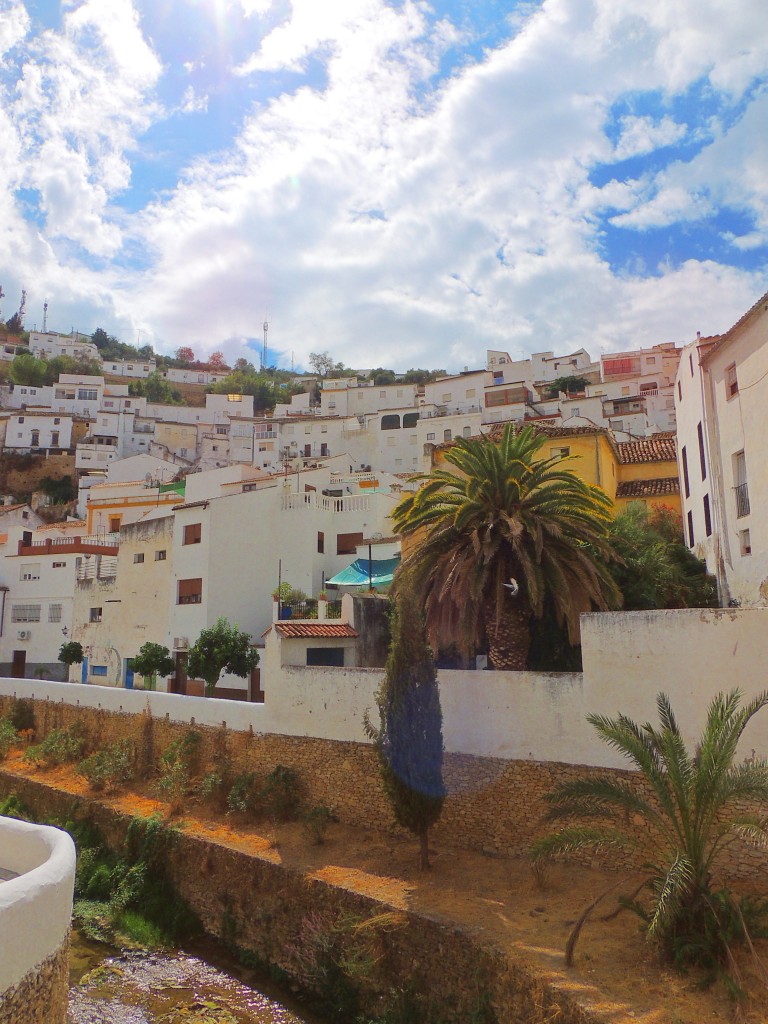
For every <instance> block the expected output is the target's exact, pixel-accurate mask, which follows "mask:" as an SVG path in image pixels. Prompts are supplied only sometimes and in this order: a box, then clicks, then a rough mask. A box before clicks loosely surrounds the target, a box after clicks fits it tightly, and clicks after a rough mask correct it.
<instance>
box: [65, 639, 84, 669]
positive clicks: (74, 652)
mask: <svg viewBox="0 0 768 1024" xmlns="http://www.w3.org/2000/svg"><path fill="white" fill-rule="evenodd" d="M83 657H84V653H83V645H82V644H81V643H80V641H79V640H70V641H69V642H68V643H65V644H62V645H61V647H60V648H59V661H60V662H61V663H62V664H63V665H66V666H67V668H71V667H72V665H80V664H81V663H82V660H83Z"/></svg>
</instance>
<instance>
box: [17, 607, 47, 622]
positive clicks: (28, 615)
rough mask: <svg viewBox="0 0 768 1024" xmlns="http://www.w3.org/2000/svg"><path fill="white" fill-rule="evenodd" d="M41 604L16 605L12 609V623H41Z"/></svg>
mask: <svg viewBox="0 0 768 1024" xmlns="http://www.w3.org/2000/svg"><path fill="white" fill-rule="evenodd" d="M39 621H40V605H39V604H15V605H13V607H12V608H11V622H39Z"/></svg>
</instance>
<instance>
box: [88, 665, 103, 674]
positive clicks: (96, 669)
mask: <svg viewBox="0 0 768 1024" xmlns="http://www.w3.org/2000/svg"><path fill="white" fill-rule="evenodd" d="M106 674H107V666H106V665H91V675H92V676H105V675H106Z"/></svg>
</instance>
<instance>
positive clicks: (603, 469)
mask: <svg viewBox="0 0 768 1024" xmlns="http://www.w3.org/2000/svg"><path fill="white" fill-rule="evenodd" d="M529 425H531V426H534V428H535V429H536V430H537V431H538V432H539V433H541V434H544V435H545V436H546V438H547V440H546V441H545V443H544V444H543V445H542V447H541V449H540V454H541V458H550V457H551V456H553V455H562V456H568V457H569V462H568V468H569V469H571V470H573V472H574V473H575V474H576V475H577V476H578V477H580V478H581V479H582V480H583V481H584V482H585V483H587V484H592V485H596V486H597V487H602V489H603V490H604V491H605V493H606V494H607V495H608V497H609V498H610V499H611V501H612V502H613V503H614V505H615V506H616V510H617V511H620V510H621V509H623V508H626V506H627V505H628V504H629V503H630V502H632V501H642V502H643V503H644V504H646V505H648V506H650V507H653V506H655V505H666V506H668V507H669V508H672V509H674V510H675V511H676V512H678V513H679V512H680V511H681V502H680V483H679V480H678V475H677V454H676V441H675V435H674V434H669V433H665V434H654V435H652V436H651V437H643V438H640V439H638V440H637V441H622V442H617V441H616V440H615V439H614V437H613V434H612V433H611V432H610V431H609V430H606V429H605V428H603V427H559V426H551V425H550V424H546V423H541V424H538V423H537V424H521V425H520V426H521V427H522V426H529ZM504 426H505V424H501V423H500V424H495V425H494V426H493V427H492V428H491V429H490V430H489V431H488V435H489V436H490V437H492V438H495V437H498V436H499V435H500V433H501V431H502V429H503V428H504ZM451 445H452V442H446V443H445V444H441V445H437V446H436V447H435V449H434V451H433V453H432V465H433V467H436V466H439V465H440V464H441V463H442V461H443V458H444V455H445V452H447V451H448V449H449V448H450V447H451Z"/></svg>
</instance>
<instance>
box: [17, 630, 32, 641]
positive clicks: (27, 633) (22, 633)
mask: <svg viewBox="0 0 768 1024" xmlns="http://www.w3.org/2000/svg"><path fill="white" fill-rule="evenodd" d="M16 636H17V637H18V639H19V640H31V639H32V630H31V629H20V630H19V631H18V633H17V634H16Z"/></svg>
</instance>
